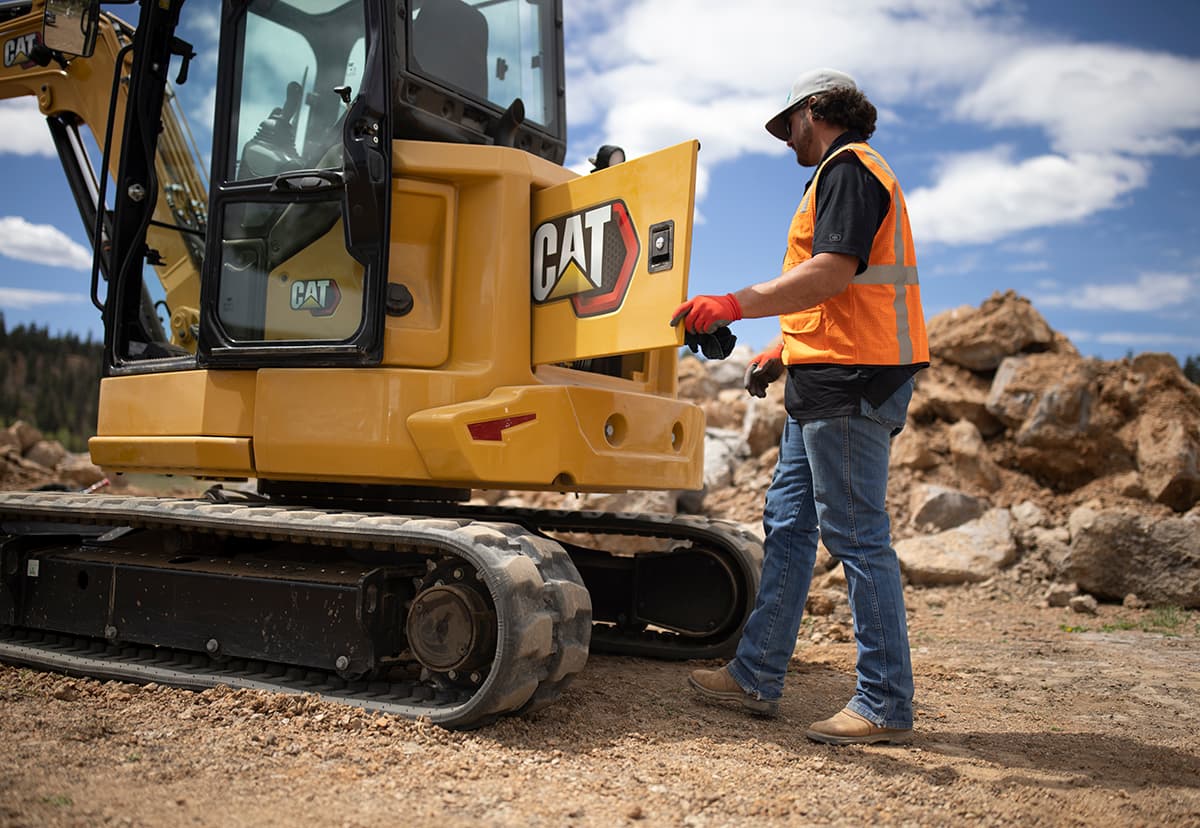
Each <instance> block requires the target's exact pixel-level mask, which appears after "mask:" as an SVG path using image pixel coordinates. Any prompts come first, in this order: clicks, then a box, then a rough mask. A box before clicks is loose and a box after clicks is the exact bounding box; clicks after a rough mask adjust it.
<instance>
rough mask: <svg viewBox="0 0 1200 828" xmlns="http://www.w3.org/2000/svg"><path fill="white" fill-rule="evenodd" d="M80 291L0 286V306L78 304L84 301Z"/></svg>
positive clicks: (28, 307) (13, 307)
mask: <svg viewBox="0 0 1200 828" xmlns="http://www.w3.org/2000/svg"><path fill="white" fill-rule="evenodd" d="M86 301H87V297H86V296H85V295H83V294H82V293H57V292H55V291H51V290H27V289H25V288H6V287H0V308H11V309H14V310H30V309H32V308H35V307H38V306H39V305H61V304H64V303H68V304H79V303H80V302H86Z"/></svg>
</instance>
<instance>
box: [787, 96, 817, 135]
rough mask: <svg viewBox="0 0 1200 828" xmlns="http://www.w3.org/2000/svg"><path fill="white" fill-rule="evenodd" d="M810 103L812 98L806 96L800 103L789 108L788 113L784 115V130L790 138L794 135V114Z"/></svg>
mask: <svg viewBox="0 0 1200 828" xmlns="http://www.w3.org/2000/svg"><path fill="white" fill-rule="evenodd" d="M810 103H812V98H805V99H804V100H802V101H801V102H800V103H798V104H796V105H795V106H793V107H792V108H791V109H789V110H788V111H787V114H786V115H784V116H783V132H784V134H785V135H786V136H787V137H788V138H791V137H792V116H793V115H795V114H796V113H797V112H799V111H800V110H802V109H804V108H805V107H806V106H808V105H809V104H810Z"/></svg>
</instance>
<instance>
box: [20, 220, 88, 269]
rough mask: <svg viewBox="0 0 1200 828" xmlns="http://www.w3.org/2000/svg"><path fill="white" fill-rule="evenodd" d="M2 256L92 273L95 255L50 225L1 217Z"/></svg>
mask: <svg viewBox="0 0 1200 828" xmlns="http://www.w3.org/2000/svg"><path fill="white" fill-rule="evenodd" d="M0 255H2V256H8V257H9V258H10V259H20V260H21V261H23V262H34V263H36V264H40V265H49V266H51V267H67V268H71V269H73V270H91V267H92V253H91V251H90V250H88V249H87V248H86V247H84V246H83V245H81V244H79V243H78V242H76V241H74V240H73V239H71V237H70V236H68V235H67V234H66V233H64V232H63V231H61V230H59V229H58V228H57V227H52V226H50V225H49V224H30V223H29V222H28V221H26V220H25V219H23V218H21V217H19V216H3V217H0Z"/></svg>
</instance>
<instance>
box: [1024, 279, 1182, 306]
mask: <svg viewBox="0 0 1200 828" xmlns="http://www.w3.org/2000/svg"><path fill="white" fill-rule="evenodd" d="M1197 289H1200V277H1196V276H1188V275H1184V274H1181V273H1142V274H1140V275H1139V276H1138V278H1137V281H1136V282H1118V283H1114V284H1095V283H1093V284H1083V285H1075V286H1067V287H1066V288H1065V289H1064V290H1063V292H1061V293H1048V294H1044V295H1040V296H1034V297H1033V301H1034V304H1036V305H1038V306H1039V307H1040V306H1043V305H1045V306H1047V307H1067V308H1075V309H1077V310H1092V311H1122V312H1146V311H1158V310H1164V309H1170V308H1175V307H1178V306H1179V305H1182V304H1184V303H1187V302H1194V301H1195V297H1196V291H1197Z"/></svg>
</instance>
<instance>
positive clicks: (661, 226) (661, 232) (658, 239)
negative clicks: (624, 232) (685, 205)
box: [646, 220, 675, 273]
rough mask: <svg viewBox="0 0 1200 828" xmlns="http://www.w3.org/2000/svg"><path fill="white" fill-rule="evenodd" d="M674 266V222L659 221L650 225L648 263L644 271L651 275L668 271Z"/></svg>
mask: <svg viewBox="0 0 1200 828" xmlns="http://www.w3.org/2000/svg"><path fill="white" fill-rule="evenodd" d="M674 264H675V222H674V220H671V221H660V222H659V223H658V224H652V225H650V261H649V262H648V264H647V267H646V269H647V270H648V271H650V272H651V273H658V272H659V271H660V270H670V269H671V267H672V266H673V265H674Z"/></svg>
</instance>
